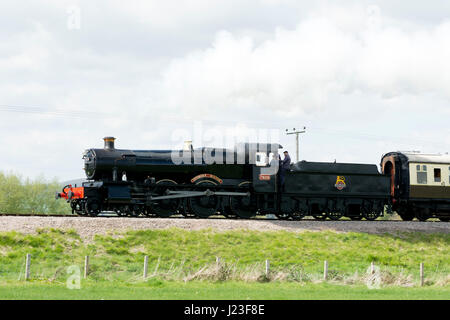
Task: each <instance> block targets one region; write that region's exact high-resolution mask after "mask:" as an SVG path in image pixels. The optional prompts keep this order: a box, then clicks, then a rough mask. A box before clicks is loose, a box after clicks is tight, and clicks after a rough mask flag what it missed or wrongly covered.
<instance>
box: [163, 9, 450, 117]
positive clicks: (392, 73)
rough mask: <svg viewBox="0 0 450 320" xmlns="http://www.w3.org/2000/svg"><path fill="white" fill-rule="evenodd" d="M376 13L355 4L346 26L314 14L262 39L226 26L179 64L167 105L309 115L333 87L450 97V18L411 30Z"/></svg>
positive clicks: (169, 79)
mask: <svg viewBox="0 0 450 320" xmlns="http://www.w3.org/2000/svg"><path fill="white" fill-rule="evenodd" d="M371 12H372V11H370V10H368V11H366V12H365V11H361V10H355V11H351V10H350V11H349V10H347V11H346V13H347V20H345V21H344V22H345V23H344V26H342V23H340V21H342V19H336V18H334V19H328V18H327V17H326V16H321V15H317V14H315V15H311V16H310V17H309V18H307V19H305V20H303V21H302V22H300V23H299V24H298V26H297V27H296V28H295V29H293V30H289V29H285V28H278V29H277V30H276V31H275V32H274V34H273V36H272V37H271V39H267V40H265V41H263V42H262V43H260V44H258V45H256V44H255V42H254V41H253V40H252V39H251V38H250V37H245V36H239V35H235V34H232V33H229V32H226V31H223V32H221V33H219V34H218V35H217V36H216V38H215V40H214V42H213V44H212V45H211V46H210V47H209V48H207V49H205V50H200V51H196V52H193V53H191V54H189V55H187V56H186V57H184V58H181V59H177V60H175V61H173V62H172V63H171V65H170V67H169V68H168V69H167V70H166V71H165V72H164V80H163V93H164V94H163V97H162V98H163V100H162V101H161V104H162V105H164V106H168V107H169V108H170V109H177V108H179V107H180V106H183V107H184V108H185V110H188V112H189V113H190V114H192V113H193V110H196V111H197V113H198V114H205V113H208V112H209V111H212V110H213V111H215V108H227V107H228V106H230V105H235V106H241V107H243V108H246V107H249V106H251V107H257V106H260V107H265V108H267V109H276V110H280V109H281V110H285V111H296V112H298V113H299V114H303V113H304V112H313V111H314V110H316V109H317V108H322V107H323V106H325V105H326V104H327V102H328V97H329V96H330V94H333V93H338V94H351V93H354V92H359V91H363V92H367V93H374V94H377V95H379V96H381V97H386V98H390V97H394V96H398V95H406V94H413V95H419V94H423V93H430V92H432V93H436V94H438V95H443V96H445V97H446V98H450V81H448V80H449V77H450V60H449V59H448V57H449V56H450V21H449V22H447V21H444V22H441V23H439V24H437V25H435V26H432V27H424V28H420V26H416V28H414V29H407V28H402V26H401V25H398V24H394V23H389V19H385V20H383V17H380V20H381V21H385V22H384V23H381V22H380V24H378V23H375V24H373V23H367V19H368V18H370V17H371V15H372V13H371ZM361 13H364V14H367V15H366V16H360V15H358V14H361ZM338 16H339V15H338ZM377 19H378V18H377ZM211 106H215V108H214V109H212V108H211ZM285 111H284V112H285Z"/></svg>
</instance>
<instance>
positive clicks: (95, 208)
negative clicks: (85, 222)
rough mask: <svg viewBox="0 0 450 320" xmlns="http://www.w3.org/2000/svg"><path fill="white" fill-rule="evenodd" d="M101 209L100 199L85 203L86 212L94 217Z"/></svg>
mask: <svg viewBox="0 0 450 320" xmlns="http://www.w3.org/2000/svg"><path fill="white" fill-rule="evenodd" d="M100 211H101V206H100V202H99V201H98V200H95V199H93V200H88V201H86V203H85V205H84V212H85V213H86V214H87V215H90V216H92V217H95V216H97V215H98V214H99V213H100Z"/></svg>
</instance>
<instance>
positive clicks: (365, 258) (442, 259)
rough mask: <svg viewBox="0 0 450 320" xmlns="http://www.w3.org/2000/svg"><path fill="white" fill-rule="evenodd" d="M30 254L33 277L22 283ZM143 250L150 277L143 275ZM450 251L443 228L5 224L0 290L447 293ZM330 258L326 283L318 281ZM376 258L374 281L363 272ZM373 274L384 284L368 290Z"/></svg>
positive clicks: (35, 294) (2, 293)
mask: <svg viewBox="0 0 450 320" xmlns="http://www.w3.org/2000/svg"><path fill="white" fill-rule="evenodd" d="M27 253H29V254H31V257H32V258H31V280H30V281H28V282H25V281H24V270H25V255H26V254H27ZM86 255H89V256H90V268H89V270H90V271H89V275H88V279H87V280H84V279H82V280H81V289H80V290H69V289H67V288H66V285H65V284H66V281H67V279H68V278H69V277H70V276H73V275H74V273H73V269H71V270H72V271H71V272H70V273H68V272H67V268H68V267H69V266H72V268H75V270H79V272H80V273H81V274H82V272H83V265H84V256H86ZM146 255H147V256H148V257H149V268H148V274H149V278H148V279H147V280H146V281H144V280H143V277H142V272H143V261H144V256H146ZM216 257H220V262H219V263H218V264H217V263H216ZM449 257H450V236H449V235H447V234H425V233H399V234H395V235H393V234H383V235H374V234H365V233H336V232H331V231H323V232H303V233H292V232H281V231H277V232H258V231H248V230H241V231H229V232H218V231H213V230H202V231H186V230H181V229H168V230H146V231H129V232H126V233H120V234H119V233H118V234H110V235H107V236H96V237H95V239H93V240H92V241H90V242H86V241H83V240H82V239H81V238H80V237H79V235H78V234H77V233H76V232H74V231H68V232H63V231H60V230H51V229H50V230H48V229H47V230H40V231H39V233H38V234H36V235H24V234H20V233H16V232H7V233H0V298H1V299H72V298H76V299H85V298H86V299H101V298H104V299H141V298H142V299H247V298H250V299H449V298H450V291H449V290H450V276H449V275H450V258H449ZM266 259H268V260H269V261H270V272H269V274H267V275H266V274H265V265H264V262H265V260H266ZM324 260H327V261H328V264H329V275H328V281H327V282H324V281H323V280H322V277H323V261H324ZM372 261H373V262H375V265H376V268H377V269H376V274H377V278H376V279H375V280H374V279H373V278H371V277H372V276H371V275H368V274H367V270H368V268H369V266H370V263H371V262H372ZM420 262H424V264H425V286H424V287H419V264H420ZM374 281H375V282H374ZM377 281H378V282H377ZM368 283H369V284H371V285H372V286H373V284H374V283H375V284H376V288H378V289H369V288H368V287H367V284H368Z"/></svg>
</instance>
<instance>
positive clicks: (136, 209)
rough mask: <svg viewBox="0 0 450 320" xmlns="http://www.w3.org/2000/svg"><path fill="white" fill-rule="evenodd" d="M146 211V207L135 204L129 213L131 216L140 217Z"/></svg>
mask: <svg viewBox="0 0 450 320" xmlns="http://www.w3.org/2000/svg"><path fill="white" fill-rule="evenodd" d="M143 212H144V207H143V206H140V205H137V204H135V205H133V206H132V207H131V211H130V213H129V216H131V217H139V216H140V215H141V214H142V213H143Z"/></svg>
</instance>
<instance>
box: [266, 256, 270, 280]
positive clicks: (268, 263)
mask: <svg viewBox="0 0 450 320" xmlns="http://www.w3.org/2000/svg"><path fill="white" fill-rule="evenodd" d="M269 271H270V261H269V260H266V277H269Z"/></svg>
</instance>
